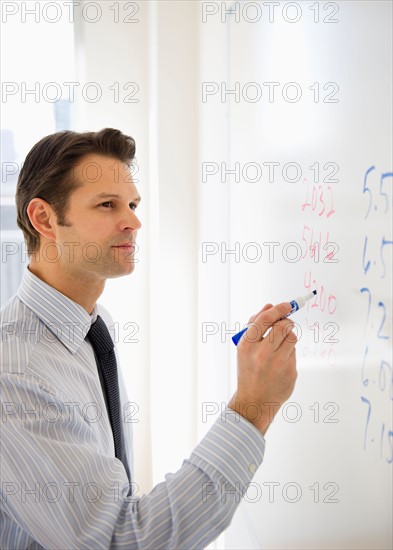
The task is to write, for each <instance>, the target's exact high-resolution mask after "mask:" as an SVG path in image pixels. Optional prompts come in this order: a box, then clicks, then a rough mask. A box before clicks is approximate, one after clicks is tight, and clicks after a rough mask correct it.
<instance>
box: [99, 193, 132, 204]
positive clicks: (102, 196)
mask: <svg viewBox="0 0 393 550" xmlns="http://www.w3.org/2000/svg"><path fill="white" fill-rule="evenodd" d="M110 198H112V199H120V198H121V197H120V195H117V194H116V193H100V194H99V195H96V196H95V197H94V199H93V200H97V199H110ZM141 200H142V197H140V196H139V195H138V196H137V197H136V198H135V199H133V202H140V201H141Z"/></svg>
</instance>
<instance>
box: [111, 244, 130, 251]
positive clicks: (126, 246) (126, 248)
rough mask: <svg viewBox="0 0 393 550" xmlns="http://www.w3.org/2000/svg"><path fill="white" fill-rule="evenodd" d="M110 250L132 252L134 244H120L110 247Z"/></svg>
mask: <svg viewBox="0 0 393 550" xmlns="http://www.w3.org/2000/svg"><path fill="white" fill-rule="evenodd" d="M112 248H120V249H123V250H133V249H134V248H135V243H120V244H116V245H114V246H112Z"/></svg>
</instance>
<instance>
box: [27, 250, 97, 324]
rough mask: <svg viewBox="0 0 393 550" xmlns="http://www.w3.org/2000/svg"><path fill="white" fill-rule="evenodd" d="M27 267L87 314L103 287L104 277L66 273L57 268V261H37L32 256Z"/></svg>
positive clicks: (89, 312)
mask: <svg viewBox="0 0 393 550" xmlns="http://www.w3.org/2000/svg"><path fill="white" fill-rule="evenodd" d="M28 269H29V271H31V272H32V273H33V274H34V275H35V276H36V277H38V278H39V279H41V280H42V281H44V283H46V284H48V285H50V286H51V287H53V288H55V289H56V290H58V291H59V292H61V293H62V294H64V296H67V298H70V299H71V300H73V301H74V302H76V303H77V304H79V305H80V306H82V307H83V308H84V309H85V310H86V311H87V313H88V314H89V315H90V314H91V313H92V311H93V309H94V306H95V304H96V302H97V300H98V298H99V297H100V296H101V294H102V292H103V290H104V288H105V281H106V279H104V278H102V277H98V276H95V277H94V276H92V274H91V273H89V274H83V273H79V274H78V275H76V274H75V272H69V273H68V272H67V271H65V270H64V269H59V266H58V264H57V263H49V262H42V261H40V262H37V261H36V260H35V259H34V257H33V256H32V257H31V260H30V263H29V265H28Z"/></svg>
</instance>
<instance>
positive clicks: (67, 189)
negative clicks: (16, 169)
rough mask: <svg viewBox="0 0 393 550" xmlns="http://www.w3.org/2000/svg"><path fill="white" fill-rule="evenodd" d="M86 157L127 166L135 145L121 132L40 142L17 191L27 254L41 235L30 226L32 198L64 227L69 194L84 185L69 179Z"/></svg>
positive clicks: (60, 136) (61, 136) (109, 130)
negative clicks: (95, 156)
mask: <svg viewBox="0 0 393 550" xmlns="http://www.w3.org/2000/svg"><path fill="white" fill-rule="evenodd" d="M89 153H96V154H99V155H103V156H107V157H114V158H116V159H118V160H120V161H122V162H124V163H126V164H127V166H131V163H132V161H133V159H134V156H135V141H134V140H133V138H132V137H130V136H126V135H125V134H123V133H122V132H120V130H115V129H113V128H105V129H103V130H101V131H99V132H84V133H77V132H71V131H68V130H66V131H62V132H57V133H55V134H51V135H49V136H46V137H44V138H42V139H41V140H40V141H39V142H38V143H36V144H35V145H34V146H33V148H32V149H31V150H30V152H29V153H28V155H27V157H26V159H25V162H24V163H23V167H22V169H21V171H20V174H19V178H18V183H17V187H16V197H15V199H16V209H17V222H18V225H19V227H20V228H21V229H22V231H23V234H24V238H25V241H26V247H27V251H28V254H29V255H31V254H33V253H34V252H37V250H38V247H39V243H40V235H39V233H38V232H37V231H36V230H35V229H34V227H33V226H32V224H31V222H30V219H29V216H28V214H27V207H28V205H29V203H30V201H31V200H32V199H34V198H37V197H38V198H40V199H43V200H45V201H46V202H47V203H49V204H50V205H51V206H52V207H53V209H54V211H55V213H56V216H57V221H58V224H59V225H66V224H67V222H66V212H67V207H68V199H69V196H70V194H71V193H72V192H73V191H74V190H75V189H76V188H77V187H80V186H81V185H83V184H82V183H81V182H78V181H77V180H76V179H75V178H73V177H72V172H73V170H74V168H75V166H76V165H77V164H78V162H79V161H80V159H81V158H82V157H83V156H85V155H88V154H89Z"/></svg>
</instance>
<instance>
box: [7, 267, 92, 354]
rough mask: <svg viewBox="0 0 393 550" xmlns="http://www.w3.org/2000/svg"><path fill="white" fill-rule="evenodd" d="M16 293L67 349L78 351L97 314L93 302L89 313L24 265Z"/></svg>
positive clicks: (73, 351)
mask: <svg viewBox="0 0 393 550" xmlns="http://www.w3.org/2000/svg"><path fill="white" fill-rule="evenodd" d="M17 294H18V297H19V299H20V300H21V301H22V302H23V303H24V304H26V306H27V307H28V308H29V309H31V310H32V311H33V312H34V313H35V314H36V315H37V317H38V318H39V319H40V320H41V321H42V322H43V323H44V324H45V325H46V326H47V327H48V329H49V330H51V331H52V332H53V334H54V335H55V336H56V337H57V338H58V339H59V340H60V341H61V342H62V343H63V344H64V345H65V346H66V347H67V349H68V350H69V351H70V352H71V353H76V352H77V351H78V349H79V347H80V345H81V344H82V342H83V341H84V339H85V338H86V335H87V333H88V331H89V329H90V326H91V324H92V322H94V321H95V320H96V318H97V305H95V306H94V309H93V311H92V313H91V315H89V314H88V313H87V311H86V310H85V309H84V308H83V307H82V306H81V305H79V304H77V303H76V302H74V301H73V300H71V299H70V298H67V296H64V294H62V293H61V292H59V291H58V290H56V289H55V288H53V287H52V286H50V285H48V284H47V283H44V281H42V280H41V279H40V278H39V277H37V276H36V275H34V273H32V272H31V271H30V270H29V268H28V267H27V269H26V270H25V273H24V276H23V279H22V282H21V285H20V287H19V289H18V293H17Z"/></svg>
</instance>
